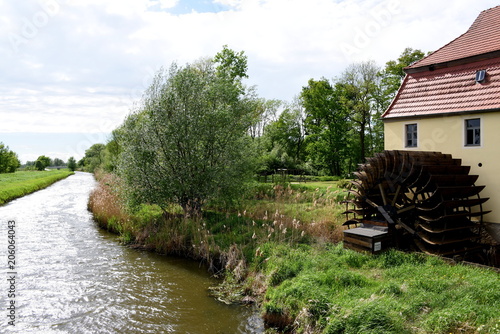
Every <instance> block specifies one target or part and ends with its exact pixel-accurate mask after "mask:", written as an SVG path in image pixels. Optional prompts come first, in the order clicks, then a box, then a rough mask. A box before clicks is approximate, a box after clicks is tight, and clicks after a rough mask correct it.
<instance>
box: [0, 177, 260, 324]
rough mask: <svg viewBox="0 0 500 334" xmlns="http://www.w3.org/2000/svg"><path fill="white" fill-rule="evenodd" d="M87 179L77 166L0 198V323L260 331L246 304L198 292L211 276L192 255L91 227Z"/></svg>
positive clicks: (90, 179)
mask: <svg viewBox="0 0 500 334" xmlns="http://www.w3.org/2000/svg"><path fill="white" fill-rule="evenodd" d="M94 185H95V182H94V181H93V177H92V176H91V175H90V174H86V173H77V174H76V175H74V176H71V177H69V178H68V179H65V180H62V181H60V182H57V183H56V184H54V185H52V186H51V187H49V188H47V189H45V190H42V191H39V192H36V193H34V194H32V195H29V196H26V197H23V198H20V199H18V200H16V201H13V202H11V203H9V204H7V205H5V206H3V207H0V221H1V222H2V225H1V228H2V229H1V233H2V235H4V236H6V235H7V228H6V221H7V220H12V219H14V220H15V221H16V238H17V244H16V246H17V254H16V256H17V258H16V259H17V268H16V269H17V272H18V281H17V283H16V284H17V285H16V289H17V292H18V294H17V296H16V305H18V307H17V310H16V312H17V319H16V321H17V322H16V326H15V328H12V327H11V326H9V327H10V328H7V329H6V326H4V325H6V324H1V325H0V328H1V329H0V331H1V333H4V332H11V333H12V332H17V333H72V334H73V333H183V334H188V333H191V334H203V333H210V334H212V333H220V334H224V333H231V334H233V333H262V332H263V329H262V323H261V321H260V319H259V317H258V316H257V315H256V314H255V312H253V311H251V310H249V309H246V308H240V307H229V306H227V305H223V304H220V303H218V302H216V301H215V300H214V299H213V298H210V297H209V296H208V295H207V288H208V287H209V286H210V285H213V284H214V283H215V281H214V280H213V279H211V278H210V277H208V276H207V274H206V270H205V269H203V268H199V266H198V264H196V263H192V262H188V261H186V260H181V259H175V258H167V257H162V256H159V255H156V254H151V253H146V252H140V251H136V250H132V249H129V248H127V247H123V246H121V245H120V244H119V243H118V242H117V241H116V238H115V237H114V236H112V235H110V234H108V233H106V232H103V231H101V230H99V229H98V228H96V226H95V223H94V222H93V220H92V217H91V215H90V213H89V212H88V211H87V209H86V203H87V198H88V194H89V192H90V191H91V189H92V188H93V187H94ZM2 239H4V240H5V238H2ZM0 240H1V239H0ZM0 246H1V245H0ZM3 247H6V244H4V246H3ZM6 262H7V261H6V254H5V252H2V259H1V263H2V264H4V263H6ZM1 281H2V284H3V285H0V289H1V290H0V291H7V286H6V284H7V283H6V282H5V281H6V280H4V279H2V280H1ZM6 298H7V296H6V294H5V293H1V294H0V305H2V309H5V308H4V307H3V305H6V303H7V300H6ZM1 318H2V319H4V320H2V321H6V320H5V318H6V317H5V316H2V317H1Z"/></svg>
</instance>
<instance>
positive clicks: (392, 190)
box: [344, 151, 488, 256]
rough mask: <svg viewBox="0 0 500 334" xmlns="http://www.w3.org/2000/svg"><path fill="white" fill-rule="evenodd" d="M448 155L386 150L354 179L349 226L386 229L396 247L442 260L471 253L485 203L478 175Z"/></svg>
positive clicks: (476, 238)
mask: <svg viewBox="0 0 500 334" xmlns="http://www.w3.org/2000/svg"><path fill="white" fill-rule="evenodd" d="M469 172H470V166H462V164H461V160H460V159H453V158H452V156H451V155H449V154H442V153H439V152H419V151H384V152H382V153H379V154H376V155H375V157H373V158H369V159H367V161H366V163H365V164H362V165H360V167H359V169H358V171H357V172H356V173H355V176H356V179H355V180H353V181H352V183H353V189H352V190H351V196H350V199H348V201H347V203H348V208H347V210H346V212H345V214H346V215H347V221H346V223H345V224H344V225H349V226H352V224H355V225H356V226H358V227H359V226H362V227H372V228H376V229H377V228H378V229H384V228H385V229H386V230H387V231H388V234H389V235H390V236H391V239H392V244H393V246H396V247H398V248H402V249H416V250H420V251H423V252H426V253H430V254H436V255H441V256H455V255H466V254H471V253H472V252H474V251H475V250H478V249H481V245H480V244H479V243H478V240H479V238H480V229H481V226H482V216H483V215H484V214H486V213H487V212H486V211H484V210H483V208H482V204H483V203H484V202H485V201H487V200H488V198H481V197H480V196H479V193H480V192H481V190H483V188H484V186H478V185H476V181H477V179H478V176H477V175H469Z"/></svg>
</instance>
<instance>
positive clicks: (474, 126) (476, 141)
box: [465, 118, 481, 146]
mask: <svg viewBox="0 0 500 334" xmlns="http://www.w3.org/2000/svg"><path fill="white" fill-rule="evenodd" d="M479 145H481V119H479V118H473V119H466V120H465V146H479Z"/></svg>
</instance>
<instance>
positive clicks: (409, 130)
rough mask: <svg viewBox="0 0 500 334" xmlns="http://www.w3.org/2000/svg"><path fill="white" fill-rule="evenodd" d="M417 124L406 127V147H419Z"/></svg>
mask: <svg viewBox="0 0 500 334" xmlns="http://www.w3.org/2000/svg"><path fill="white" fill-rule="evenodd" d="M417 139H418V138H417V124H406V125H405V147H417Z"/></svg>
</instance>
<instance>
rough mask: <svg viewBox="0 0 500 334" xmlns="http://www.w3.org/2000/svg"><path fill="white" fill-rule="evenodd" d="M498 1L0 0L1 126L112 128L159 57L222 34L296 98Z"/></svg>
mask: <svg viewBox="0 0 500 334" xmlns="http://www.w3.org/2000/svg"><path fill="white" fill-rule="evenodd" d="M206 1H208V0H206ZM495 2H496V1H493V0H487V1H482V2H470V1H468V0H459V1H453V2H437V1H431V0H419V1H417V0H410V1H406V0H405V1H402V0H345V1H333V0H309V1H307V2H305V1H303V0H215V1H213V2H212V6H213V10H211V11H209V12H207V11H205V12H204V11H203V10H202V8H201V7H200V8H196V7H193V8H192V11H191V12H188V13H187V14H182V15H173V14H171V13H169V10H170V9H172V8H174V7H176V6H181V5H182V6H185V5H186V4H187V2H184V1H183V0H154V1H153V0H105V1H103V0H40V1H36V0H26V1H17V2H12V1H7V0H0V24H2V30H1V31H0V57H2V58H1V59H2V62H1V63H0V73H2V76H1V77H0V94H1V96H2V99H1V100H0V133H5V132H19V131H30V132H71V131H77V132H103V131H107V129H108V128H110V127H111V128H112V127H113V126H117V125H119V124H120V123H121V122H122V121H123V119H124V117H125V116H126V115H127V114H128V112H129V110H130V108H131V106H132V103H133V101H134V100H137V99H139V98H140V96H141V94H142V92H143V91H144V90H145V89H146V87H147V86H148V84H149V82H150V80H151V78H152V75H153V74H154V72H155V71H156V70H157V69H158V68H159V67H160V66H166V67H168V66H169V65H170V64H171V63H172V62H173V61H177V62H178V63H180V64H183V63H185V62H191V61H193V60H195V59H197V58H200V57H205V56H212V55H214V54H215V53H216V52H217V51H219V50H220V49H221V47H222V45H224V44H228V45H229V46H230V47H231V48H233V49H236V50H244V51H245V53H246V54H247V55H248V57H249V74H250V79H249V84H252V85H257V88H258V92H259V93H260V95H262V96H263V97H265V98H280V99H285V100H291V99H292V98H293V96H295V95H296V94H298V93H299V92H300V89H301V87H302V86H303V85H306V84H307V80H308V79H309V78H319V77H322V76H324V77H327V78H333V77H335V76H338V75H340V74H341V72H342V71H343V70H344V69H345V68H346V67H347V65H349V64H350V63H352V62H355V61H361V60H369V59H373V60H375V61H376V62H377V63H378V64H379V65H380V66H383V65H384V63H385V62H386V61H388V60H391V59H395V58H397V57H398V55H399V54H400V53H401V52H402V50H403V49H404V48H405V47H413V48H420V49H422V50H423V51H430V50H434V49H436V48H438V47H441V46H443V45H444V44H446V43H448V42H449V41H450V40H452V39H453V38H456V37H457V36H458V35H460V34H462V33H463V32H465V30H466V29H467V28H468V27H469V26H470V25H471V23H472V22H473V20H474V19H475V17H476V16H477V15H478V14H479V12H480V11H481V10H484V9H487V8H490V7H493V6H495V5H496V3H495ZM198 3H202V2H198ZM205 6H206V3H205ZM204 8H205V9H206V7H204ZM103 124H106V126H103Z"/></svg>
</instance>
